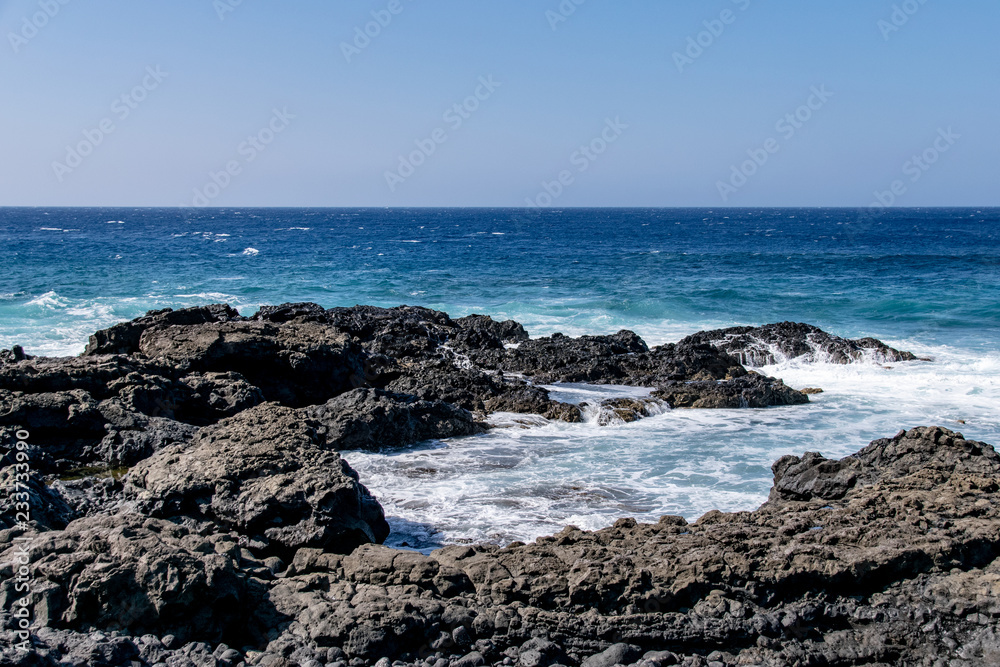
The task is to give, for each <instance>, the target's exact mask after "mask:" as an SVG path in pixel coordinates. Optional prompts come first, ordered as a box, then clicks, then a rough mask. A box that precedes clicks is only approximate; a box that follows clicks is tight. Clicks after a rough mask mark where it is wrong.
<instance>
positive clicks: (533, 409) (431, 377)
mask: <svg viewBox="0 0 1000 667" xmlns="http://www.w3.org/2000/svg"><path fill="white" fill-rule="evenodd" d="M395 368H396V370H395V371H394V372H393V373H391V374H386V375H385V376H384V377H393V376H395V377H393V379H392V380H390V381H389V382H388V383H387V384H386V385H385V388H386V389H388V390H390V391H395V392H399V393H404V394H411V395H413V396H417V397H419V398H421V399H423V400H426V401H444V402H446V403H452V404H454V405H457V406H459V407H461V408H464V409H466V410H469V411H470V412H475V413H478V414H480V415H486V414H489V413H491V412H517V413H522V414H538V415H542V416H543V417H546V418H548V419H558V420H562V421H568V422H579V421H581V419H582V417H581V414H580V409H579V408H578V407H577V406H575V405H570V404H568V403H561V402H559V401H554V400H552V399H551V398H549V392H548V390H546V389H545V388H544V387H537V386H535V385H530V384H528V383H527V382H525V381H524V380H521V379H519V378H511V377H504V376H503V374H502V373H499V372H494V373H488V372H484V371H482V370H479V369H477V368H472V367H466V368H462V367H459V366H456V365H455V363H454V361H452V360H433V361H427V362H424V363H421V364H419V365H413V366H409V367H395Z"/></svg>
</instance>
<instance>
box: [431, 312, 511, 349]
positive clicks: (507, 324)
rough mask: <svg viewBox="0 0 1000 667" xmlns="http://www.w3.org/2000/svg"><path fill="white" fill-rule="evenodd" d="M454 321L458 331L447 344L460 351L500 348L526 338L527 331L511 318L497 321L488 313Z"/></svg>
mask: <svg viewBox="0 0 1000 667" xmlns="http://www.w3.org/2000/svg"><path fill="white" fill-rule="evenodd" d="M454 322H455V325H456V326H457V327H458V329H459V331H458V333H456V334H454V335H453V336H452V337H451V338H450V340H449V341H448V345H449V346H450V347H452V348H453V349H455V350H458V351H461V352H471V351H480V350H500V349H503V348H504V346H505V345H507V344H519V343H523V342H524V341H526V340H528V332H527V331H525V330H524V327H523V326H521V325H520V324H519V323H518V322H515V321H513V320H506V321H504V322H498V321H496V320H494V319H493V318H492V317H490V316H489V315H469V316H467V317H460V318H458V319H457V320H455V321H454Z"/></svg>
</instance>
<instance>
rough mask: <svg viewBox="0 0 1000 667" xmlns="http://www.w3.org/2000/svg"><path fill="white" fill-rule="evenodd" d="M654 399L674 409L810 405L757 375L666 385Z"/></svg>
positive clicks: (778, 383) (782, 385) (802, 396)
mask: <svg viewBox="0 0 1000 667" xmlns="http://www.w3.org/2000/svg"><path fill="white" fill-rule="evenodd" d="M653 396H654V397H656V398H659V399H661V400H663V401H665V402H666V403H667V404H668V405H670V407H672V408H766V407H771V406H779V405H801V404H803V403H808V402H809V397H808V396H806V395H805V394H803V393H802V392H799V391H795V390H794V389H792V388H791V387H788V386H786V385H785V383H784V382H782V381H781V380H777V379H775V378H770V377H766V376H763V375H758V374H756V373H749V374H747V375H744V376H742V377H738V378H733V379H731V380H721V381H711V380H709V381H695V382H665V383H663V384H661V385H660V386H659V388H657V389H656V391H654V392H653Z"/></svg>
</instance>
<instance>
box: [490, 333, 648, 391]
mask: <svg viewBox="0 0 1000 667" xmlns="http://www.w3.org/2000/svg"><path fill="white" fill-rule="evenodd" d="M648 351H649V348H647V347H646V343H644V342H643V340H642V339H641V338H639V336H637V335H635V334H634V333H632V332H631V331H619V332H618V333H616V334H614V335H612V336H580V337H579V338H570V337H568V336H564V335H563V334H558V333H557V334H553V335H552V336H549V337H547V338H535V339H532V340H528V341H525V342H522V343H521V344H520V345H518V346H517V348H515V349H510V350H507V351H506V354H505V355H504V356H503V357H502V358H501V360H500V361H499V363H498V364H497V365H498V367H499V368H501V369H502V370H504V371H506V372H508V373H521V374H523V375H527V376H529V377H531V378H532V379H534V380H535V381H536V382H538V383H541V384H551V383H553V382H595V383H603V384H621V380H623V379H624V377H625V371H624V369H623V364H625V363H626V360H625V359H623V357H625V356H626V355H629V354H637V353H645V352H648ZM473 359H474V360H475V361H476V362H477V363H486V360H485V358H484V355H477V356H474V357H473ZM613 380H618V382H612V381H613Z"/></svg>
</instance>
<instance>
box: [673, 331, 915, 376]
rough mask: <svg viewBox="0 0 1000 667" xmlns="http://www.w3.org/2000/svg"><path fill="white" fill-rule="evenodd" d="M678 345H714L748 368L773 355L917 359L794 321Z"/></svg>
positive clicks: (705, 335)
mask: <svg viewBox="0 0 1000 667" xmlns="http://www.w3.org/2000/svg"><path fill="white" fill-rule="evenodd" d="M681 342H682V343H683V342H689V343H700V344H705V343H708V344H710V345H714V346H716V347H718V348H719V349H721V350H725V351H726V352H728V353H730V354H732V355H733V356H734V357H737V358H738V359H739V360H740V362H741V363H744V364H747V365H749V366H764V365H767V364H773V363H775V362H776V361H778V359H777V358H776V355H777V356H778V357H780V358H783V359H797V358H799V357H803V358H805V359H806V360H807V361H825V362H828V363H834V364H849V363H853V362H856V361H862V360H866V359H868V360H871V361H873V362H875V363H894V362H898V361H913V360H915V359H916V358H917V357H915V356H914V355H913V354H912V353H910V352H901V351H900V350H897V349H894V348H891V347H889V346H888V345H886V344H885V343H883V342H882V341H880V340H876V339H875V338H859V339H857V340H850V339H847V338H841V337H839V336H834V335H832V334H828V333H826V332H825V331H823V330H822V329H819V328H817V327H814V326H811V325H808V324H800V323H797V322H779V323H777V324H768V325H765V326H762V327H732V328H730V329H717V330H715V331H702V332H699V333H696V334H694V335H693V336H688V337H687V338H685V339H684V340H683V341H681Z"/></svg>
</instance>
